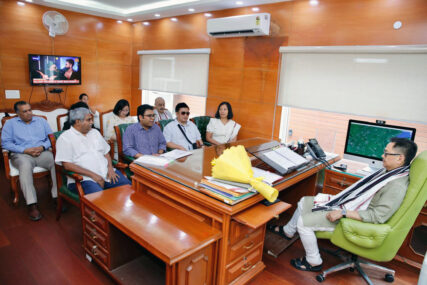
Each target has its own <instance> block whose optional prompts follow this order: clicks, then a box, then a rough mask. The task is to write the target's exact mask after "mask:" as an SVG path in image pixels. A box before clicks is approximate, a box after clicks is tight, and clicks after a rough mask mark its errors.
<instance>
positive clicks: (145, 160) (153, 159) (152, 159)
mask: <svg viewBox="0 0 427 285" xmlns="http://www.w3.org/2000/svg"><path fill="white" fill-rule="evenodd" d="M191 154H192V153H191V152H190V151H184V150H179V149H175V150H172V151H170V152H166V153H163V154H161V155H158V156H156V155H143V156H141V157H139V158H137V159H135V160H134V162H135V163H136V164H140V165H151V166H161V167H166V166H168V165H169V164H171V163H172V162H173V161H175V160H176V159H178V158H181V157H184V156H188V155H191Z"/></svg>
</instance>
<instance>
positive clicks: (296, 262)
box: [291, 257, 322, 272]
mask: <svg viewBox="0 0 427 285" xmlns="http://www.w3.org/2000/svg"><path fill="white" fill-rule="evenodd" d="M291 265H292V266H293V267H295V268H296V269H298V270H302V271H313V272H317V271H320V270H322V264H319V265H316V266H312V265H311V264H310V263H308V262H307V260H306V259H305V257H303V258H295V259H292V260H291Z"/></svg>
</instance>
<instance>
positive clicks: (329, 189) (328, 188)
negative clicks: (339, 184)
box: [322, 186, 342, 195]
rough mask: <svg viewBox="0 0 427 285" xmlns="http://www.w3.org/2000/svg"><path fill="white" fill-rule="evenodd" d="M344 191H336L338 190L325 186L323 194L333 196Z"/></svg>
mask: <svg viewBox="0 0 427 285" xmlns="http://www.w3.org/2000/svg"><path fill="white" fill-rule="evenodd" d="M341 191H342V190H340V189H336V188H332V187H329V186H323V191H322V192H323V193H325V194H331V195H336V194H338V193H340V192H341Z"/></svg>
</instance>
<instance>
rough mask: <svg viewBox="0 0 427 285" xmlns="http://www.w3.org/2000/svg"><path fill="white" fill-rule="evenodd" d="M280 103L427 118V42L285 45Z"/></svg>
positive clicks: (408, 118)
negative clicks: (382, 44) (366, 44)
mask: <svg viewBox="0 0 427 285" xmlns="http://www.w3.org/2000/svg"><path fill="white" fill-rule="evenodd" d="M280 53H281V56H282V60H281V68H280V82H279V98H278V103H279V105H282V106H288V107H298V108H308V109H315V110H322V111H331V112H338V113H348V114H355V115H365V116H370V117H376V118H391V119H397V120H403V121H412V122H422V123H427V112H426V110H427V46H426V45H417V46H345V47H338V46H333V47H281V48H280Z"/></svg>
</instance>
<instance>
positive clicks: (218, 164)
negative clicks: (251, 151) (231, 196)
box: [211, 145, 279, 202]
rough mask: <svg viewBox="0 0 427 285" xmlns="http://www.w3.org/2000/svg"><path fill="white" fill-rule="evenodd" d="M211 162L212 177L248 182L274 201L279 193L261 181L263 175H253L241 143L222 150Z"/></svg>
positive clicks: (269, 199)
mask: <svg viewBox="0 0 427 285" xmlns="http://www.w3.org/2000/svg"><path fill="white" fill-rule="evenodd" d="M211 164H212V177H214V178H217V179H222V180H228V181H234V182H240V183H248V184H250V185H251V186H252V187H253V188H254V189H255V190H257V191H258V192H259V193H260V194H261V195H262V196H264V198H265V199H267V200H268V201H270V202H273V201H275V200H276V199H277V195H279V192H278V191H277V190H276V189H274V188H273V187H271V186H269V185H267V184H265V183H264V182H262V180H263V177H257V178H255V177H254V172H253V171H252V165H251V161H250V159H249V156H248V154H247V153H246V150H245V148H244V147H243V146H242V145H238V146H233V147H231V148H229V149H226V150H224V152H223V154H222V155H221V156H220V157H218V158H214V159H213V160H212V162H211Z"/></svg>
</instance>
